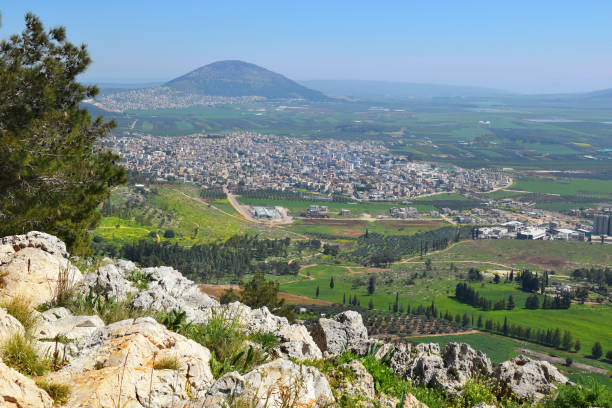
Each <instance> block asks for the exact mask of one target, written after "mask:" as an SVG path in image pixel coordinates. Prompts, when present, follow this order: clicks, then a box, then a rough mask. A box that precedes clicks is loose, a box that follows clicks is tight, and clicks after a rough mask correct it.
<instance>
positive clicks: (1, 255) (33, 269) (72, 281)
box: [0, 231, 82, 306]
mask: <svg viewBox="0 0 612 408" xmlns="http://www.w3.org/2000/svg"><path fill="white" fill-rule="evenodd" d="M0 271H2V272H3V276H2V286H1V287H0V295H4V296H9V297H10V296H15V295H21V296H31V297H32V299H31V301H32V305H33V306H38V305H40V304H42V303H46V302H49V301H51V300H52V299H53V298H54V297H55V294H56V290H57V287H58V282H61V281H67V282H68V284H69V286H73V285H76V284H77V283H78V282H80V281H81V279H82V275H81V272H80V271H79V270H78V269H77V268H76V267H75V266H74V265H72V263H71V262H70V260H69V259H68V252H66V246H65V245H64V243H63V242H62V241H60V240H59V239H57V238H56V237H54V236H52V235H49V234H45V233H42V232H37V231H32V232H29V233H27V234H25V235H12V236H8V237H4V238H1V239H0Z"/></svg>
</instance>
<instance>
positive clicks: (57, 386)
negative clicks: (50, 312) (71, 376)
mask: <svg viewBox="0 0 612 408" xmlns="http://www.w3.org/2000/svg"><path fill="white" fill-rule="evenodd" d="M36 386H37V387H38V388H40V389H41V390H44V391H45V392H46V393H47V394H49V396H50V397H51V398H52V399H53V402H54V403H55V404H60V405H61V404H65V403H66V402H68V397H69V396H70V386H69V385H68V384H63V383H57V382H53V381H50V380H48V379H46V378H38V379H36Z"/></svg>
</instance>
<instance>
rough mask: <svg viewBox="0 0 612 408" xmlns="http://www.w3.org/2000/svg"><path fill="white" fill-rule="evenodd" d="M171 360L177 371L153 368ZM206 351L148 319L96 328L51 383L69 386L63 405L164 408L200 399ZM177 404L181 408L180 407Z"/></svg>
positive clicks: (206, 379) (207, 377)
mask: <svg viewBox="0 0 612 408" xmlns="http://www.w3.org/2000/svg"><path fill="white" fill-rule="evenodd" d="M164 360H171V361H174V362H176V365H178V366H179V368H178V369H174V368H165V366H156V365H155V364H156V362H158V363H159V362H162V361H164ZM209 360H210V352H209V351H208V349H207V348H205V347H203V346H201V345H200V344H198V343H196V342H194V341H192V340H188V339H186V338H185V337H183V336H181V335H179V334H177V333H174V332H171V331H169V330H167V329H166V328H165V327H164V326H162V325H161V324H159V323H157V322H156V321H155V320H154V319H152V318H140V319H136V320H124V321H121V322H117V323H114V324H111V325H109V326H105V327H102V328H99V329H97V330H96V331H95V332H94V333H93V334H92V335H91V336H90V338H89V341H88V342H87V344H85V345H83V346H82V347H81V348H80V350H79V351H78V353H77V354H76V355H75V356H74V357H73V358H72V359H71V360H70V362H69V364H68V365H67V366H66V367H65V368H63V369H61V370H60V371H59V372H57V373H55V374H54V379H57V380H59V381H62V382H65V383H69V384H71V388H72V393H71V396H70V399H69V401H68V404H67V405H66V406H67V407H83V406H116V404H117V402H118V401H117V400H118V399H119V398H120V399H121V401H122V403H121V405H120V406H123V404H127V406H129V407H140V406H146V407H159V408H162V407H168V406H171V404H172V401H174V402H175V403H176V404H179V403H181V404H183V405H185V404H186V403H187V402H189V403H194V402H195V403H197V402H198V401H199V404H200V405H201V404H202V403H203V401H204V397H205V394H206V391H207V390H208V389H209V388H210V386H211V385H212V383H213V377H212V373H211V371H210V366H209ZM183 405H181V406H183Z"/></svg>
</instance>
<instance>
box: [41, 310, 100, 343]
mask: <svg viewBox="0 0 612 408" xmlns="http://www.w3.org/2000/svg"><path fill="white" fill-rule="evenodd" d="M100 327H104V322H103V321H102V319H100V317H99V316H96V315H94V316H74V315H73V314H72V313H71V312H70V311H69V310H68V309H66V308H63V307H58V308H54V309H49V310H47V311H45V312H43V313H42V314H41V321H40V323H39V324H38V326H37V327H36V330H35V334H36V337H37V338H39V339H54V338H56V337H57V336H61V337H63V338H65V339H68V340H79V339H82V338H85V337H89V336H91V335H92V334H93V333H94V332H95V331H96V330H97V329H98V328H100Z"/></svg>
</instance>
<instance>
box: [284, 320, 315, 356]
mask: <svg viewBox="0 0 612 408" xmlns="http://www.w3.org/2000/svg"><path fill="white" fill-rule="evenodd" d="M276 334H277V336H278V338H279V339H280V344H279V345H278V346H277V347H276V350H275V351H276V353H277V355H278V356H280V357H288V358H295V359H297V360H320V359H321V358H323V354H322V353H321V350H319V347H318V346H317V345H316V343H315V342H314V340H313V339H312V337H311V336H310V333H308V330H306V327H304V326H302V325H301V324H292V325H290V326H289V325H286V326H282V327H281V328H280V329H279V330H278V331H277V332H276Z"/></svg>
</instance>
